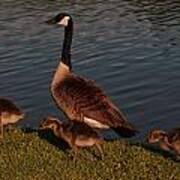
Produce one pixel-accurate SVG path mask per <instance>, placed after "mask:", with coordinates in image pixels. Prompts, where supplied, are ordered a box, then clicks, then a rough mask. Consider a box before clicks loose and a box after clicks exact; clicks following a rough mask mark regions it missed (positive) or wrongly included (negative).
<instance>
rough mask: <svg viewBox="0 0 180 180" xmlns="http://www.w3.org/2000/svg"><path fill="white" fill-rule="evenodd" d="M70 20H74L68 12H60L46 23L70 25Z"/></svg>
mask: <svg viewBox="0 0 180 180" xmlns="http://www.w3.org/2000/svg"><path fill="white" fill-rule="evenodd" d="M69 22H72V18H71V16H70V15H69V14H67V13H60V14H58V15H56V16H55V17H53V18H52V19H49V20H48V21H46V23H48V24H59V25H62V26H65V27H66V26H68V24H69Z"/></svg>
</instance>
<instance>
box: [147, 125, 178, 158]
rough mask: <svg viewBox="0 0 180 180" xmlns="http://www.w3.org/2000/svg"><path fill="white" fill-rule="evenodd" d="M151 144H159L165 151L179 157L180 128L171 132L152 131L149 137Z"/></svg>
mask: <svg viewBox="0 0 180 180" xmlns="http://www.w3.org/2000/svg"><path fill="white" fill-rule="evenodd" d="M148 142H149V143H150V144H154V143H159V145H160V147H161V148H162V149H163V150H165V151H173V152H174V153H175V154H176V155H177V156H179V155H180V128H177V129H173V130H172V131H170V132H168V133H167V132H165V131H163V130H152V131H151V132H150V133H149V136H148Z"/></svg>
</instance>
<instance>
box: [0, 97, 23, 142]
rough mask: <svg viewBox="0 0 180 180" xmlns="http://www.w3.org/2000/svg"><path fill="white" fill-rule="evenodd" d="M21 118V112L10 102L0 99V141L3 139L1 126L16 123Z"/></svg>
mask: <svg viewBox="0 0 180 180" xmlns="http://www.w3.org/2000/svg"><path fill="white" fill-rule="evenodd" d="M23 117H24V114H23V112H22V111H21V110H20V108H19V107H17V106H16V105H15V104H14V103H13V102H12V101H10V100H8V99H5V98H0V139H3V126H5V125H7V124H13V123H16V122H17V121H19V120H20V119H22V118H23Z"/></svg>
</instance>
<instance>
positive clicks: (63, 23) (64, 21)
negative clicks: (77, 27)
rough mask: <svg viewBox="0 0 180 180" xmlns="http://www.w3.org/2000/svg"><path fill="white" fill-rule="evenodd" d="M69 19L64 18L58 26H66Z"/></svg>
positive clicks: (67, 17)
mask: <svg viewBox="0 0 180 180" xmlns="http://www.w3.org/2000/svg"><path fill="white" fill-rule="evenodd" d="M69 19H70V17H69V16H65V17H64V18H63V19H62V20H61V21H59V22H58V24H59V25H63V26H67V25H68V21H69Z"/></svg>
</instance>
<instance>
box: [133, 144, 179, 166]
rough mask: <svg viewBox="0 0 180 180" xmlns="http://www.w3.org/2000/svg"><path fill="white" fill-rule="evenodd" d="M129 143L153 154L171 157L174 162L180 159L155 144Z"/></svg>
mask: <svg viewBox="0 0 180 180" xmlns="http://www.w3.org/2000/svg"><path fill="white" fill-rule="evenodd" d="M130 145H135V146H140V147H142V148H144V149H146V150H148V151H151V152H153V153H155V154H158V155H160V156H163V157H164V158H168V159H171V160H172V161H174V162H176V163H177V162H180V159H179V158H177V157H176V155H175V154H174V153H172V152H169V151H165V150H162V149H160V148H159V147H158V146H156V145H151V144H147V143H133V142H131V143H130Z"/></svg>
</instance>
